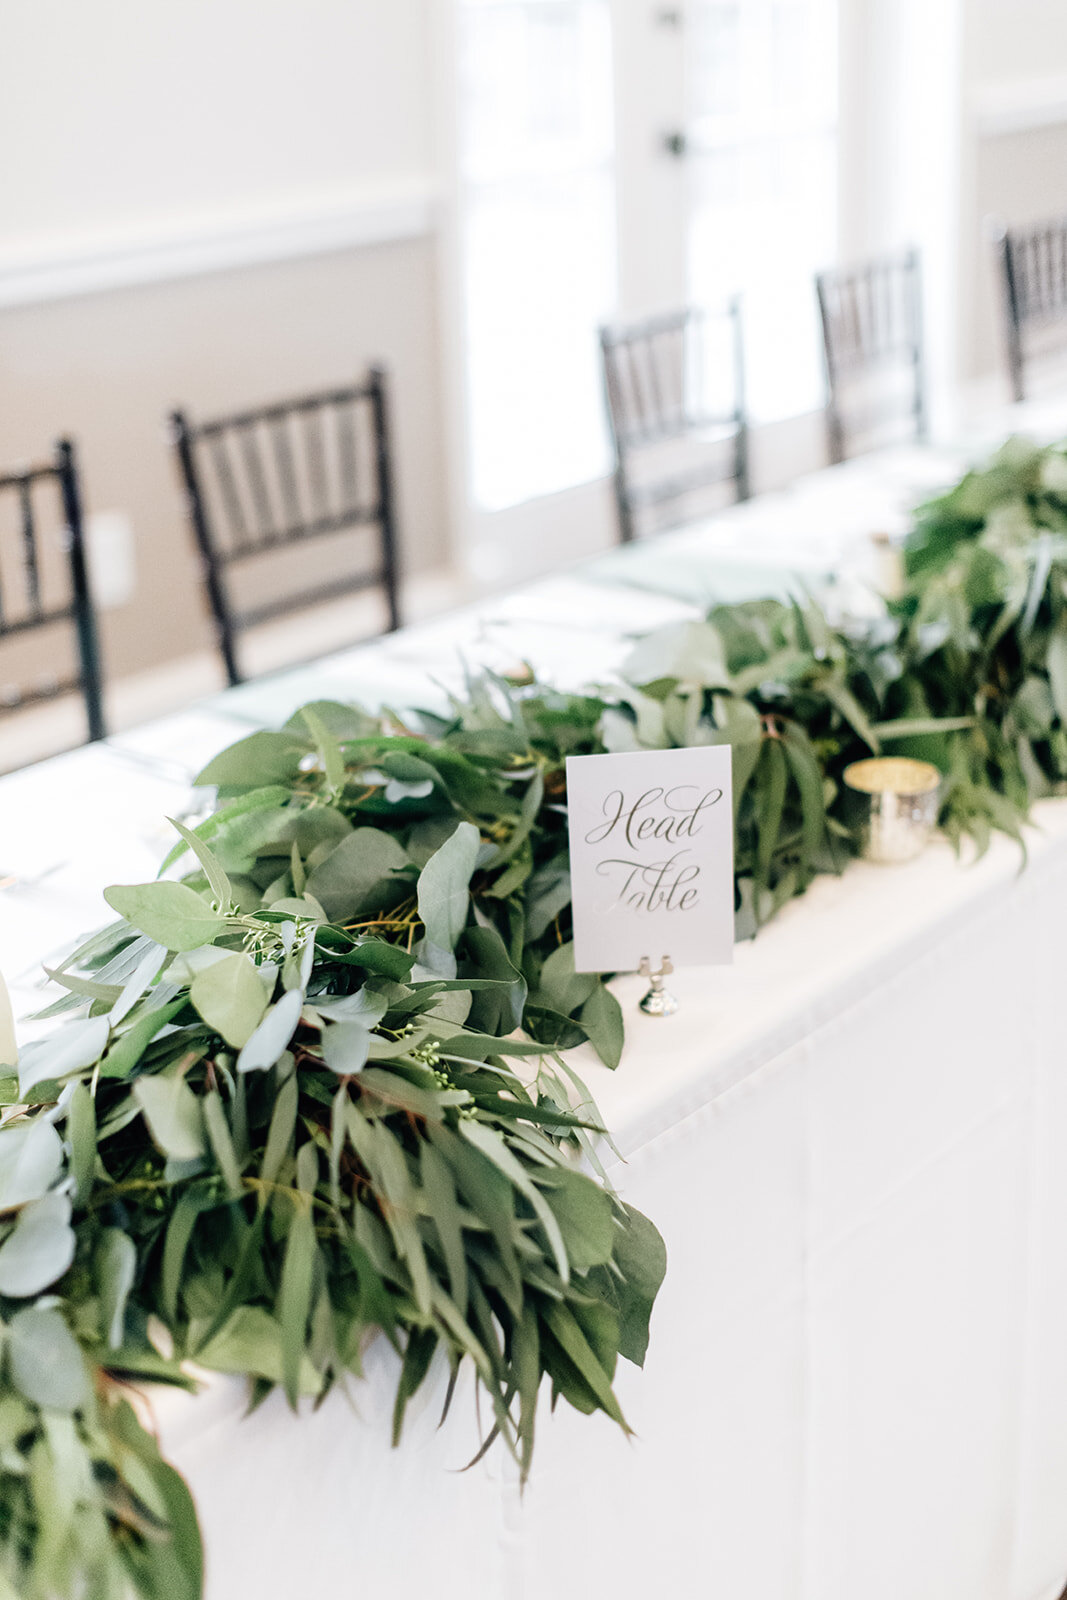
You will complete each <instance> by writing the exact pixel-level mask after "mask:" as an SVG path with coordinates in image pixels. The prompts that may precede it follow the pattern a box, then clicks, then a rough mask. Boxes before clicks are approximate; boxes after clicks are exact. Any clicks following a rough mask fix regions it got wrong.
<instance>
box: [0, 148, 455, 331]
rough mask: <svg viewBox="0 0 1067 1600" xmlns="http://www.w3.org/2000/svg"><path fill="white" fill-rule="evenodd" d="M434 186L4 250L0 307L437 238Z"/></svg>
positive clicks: (146, 224)
mask: <svg viewBox="0 0 1067 1600" xmlns="http://www.w3.org/2000/svg"><path fill="white" fill-rule="evenodd" d="M438 209H439V208H438V196H437V185H436V182H435V181H434V180H433V179H432V178H431V177H429V176H425V175H422V174H413V175H411V176H403V177H397V178H396V179H393V180H390V181H389V182H386V183H382V184H380V185H374V186H371V185H364V186H360V187H359V188H353V189H350V190H344V191H333V192H331V193H327V194H321V195H317V196H307V195H301V196H299V197H296V196H294V197H292V198H291V199H278V200H274V201H270V202H267V203H264V204H261V205H258V206H247V205H246V206H241V207H235V208H233V209H232V210H228V211H226V212H221V211H219V212H211V213H204V214H194V213H188V214H186V215H184V216H180V215H179V216H175V215H173V214H172V215H169V216H166V217H160V218H158V219H155V220H145V221H142V222H139V223H138V224H136V225H135V226H126V227H116V228H111V229H107V230H103V229H101V230H99V231H96V232H92V233H85V234H73V233H68V234H65V235H64V234H56V235H53V236H50V237H47V238H45V237H39V238H38V239H36V240H32V239H31V240H26V241H25V242H24V243H21V244H17V245H11V246H9V247H6V248H4V247H0V309H5V308H9V307H14V306H22V305H32V304H34V303H36V302H40V301H46V300H60V299H65V298H67V297H69V296H73V295H81V294H95V293H100V292H105V291H107V290H109V289H124V288H128V287H130V286H131V285H135V284H147V283H160V282H165V281H166V280H168V279H176V278H184V277H191V276H194V275H196V274H198V273H206V272H219V271H225V270H227V269H228V268H234V267H250V266H258V265H260V264H264V263H267V262H271V261H285V260H291V259H293V258H297V257H300V256H311V255H321V254H325V253H327V252H329V251H333V250H350V249H358V248H360V247H363V246H371V245H380V244H391V243H394V242H396V241H401V240H406V239H416V238H420V237H423V236H425V235H428V234H430V233H432V232H433V231H434V230H435V228H436V226H437V220H438Z"/></svg>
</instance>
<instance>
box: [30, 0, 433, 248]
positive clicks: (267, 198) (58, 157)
mask: <svg viewBox="0 0 1067 1600" xmlns="http://www.w3.org/2000/svg"><path fill="white" fill-rule="evenodd" d="M430 3H431V0H147V3H146V0H91V3H90V4H82V3H79V0H5V4H4V6H3V9H2V11H0V30H2V33H0V149H2V150H3V151H4V152H5V157H4V204H3V207H2V209H0V239H2V241H3V246H4V249H5V250H9V251H12V252H14V251H19V250H28V249H31V248H36V247H38V246H40V245H41V244H45V243H49V242H52V243H55V244H56V245H59V246H63V245H65V244H67V243H68V242H69V241H70V239H71V237H72V236H75V237H79V236H80V237H86V236H98V235H100V234H107V233H114V232H119V231H122V230H127V229H141V228H143V227H145V226H146V225H151V224H152V223H153V222H155V223H159V224H161V225H165V226H171V225H173V223H174V222H175V220H176V219H183V218H187V219H194V218H202V217H204V216H227V217H228V216H231V215H232V214H233V213H235V212H236V213H241V212H245V211H256V210H259V209H262V208H264V207H268V208H269V207H272V206H277V205H278V204H279V203H281V204H285V203H294V204H296V205H298V206H303V205H306V204H307V202H308V201H309V199H313V198H316V197H324V198H325V197H330V196H334V195H337V194H347V193H350V192H352V191H353V190H357V189H359V188H361V187H365V188H368V189H371V190H373V189H376V188H381V187H382V186H384V185H388V184H389V183H391V182H396V181H397V180H405V179H410V178H411V177H412V176H413V175H414V176H418V175H422V174H425V173H426V172H427V170H428V169H429V167H430V165H431V128H430V118H429V111H428V103H429V96H428V94H427V84H428V79H429V71H430V63H429V44H428V37H427V20H426V19H427V15H428V7H429V4H430ZM15 152H17V153H18V154H17V159H16V158H15Z"/></svg>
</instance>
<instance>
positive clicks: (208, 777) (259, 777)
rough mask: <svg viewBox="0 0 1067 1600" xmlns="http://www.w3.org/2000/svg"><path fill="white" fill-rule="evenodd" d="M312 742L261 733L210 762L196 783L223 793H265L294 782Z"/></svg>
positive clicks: (268, 731)
mask: <svg viewBox="0 0 1067 1600" xmlns="http://www.w3.org/2000/svg"><path fill="white" fill-rule="evenodd" d="M310 748H311V741H310V740H309V739H307V738H302V737H300V735H298V734H296V733H275V732H273V731H271V730H268V729H262V730H260V731H259V732H257V733H252V734H249V736H248V738H247V739H241V740H240V741H239V742H238V743H237V744H233V745H230V747H229V749H227V750H223V751H222V752H221V754H220V755H217V756H215V757H214V759H213V760H211V761H209V762H208V764H207V766H206V767H205V768H204V769H203V771H202V772H201V773H200V775H199V777H198V778H197V779H196V782H197V783H198V784H216V785H217V786H218V787H219V788H220V789H263V788H266V787H267V786H269V785H271V784H277V783H285V782H287V781H288V780H289V779H291V778H295V777H296V774H297V773H298V772H299V770H300V763H301V761H302V760H303V758H304V756H305V755H306V754H307V753H308V751H309V749H310Z"/></svg>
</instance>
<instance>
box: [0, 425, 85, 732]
mask: <svg viewBox="0 0 1067 1600" xmlns="http://www.w3.org/2000/svg"><path fill="white" fill-rule="evenodd" d="M50 492H51V495H52V496H53V497H54V501H55V509H54V512H53V513H52V514H51V515H49V516H46V515H45V513H44V502H45V498H46V497H47V496H48V495H49V493H50ZM0 502H2V503H4V504H5V506H6V510H5V513H4V515H3V518H2V521H0V528H2V529H3V530H4V543H5V544H6V545H8V548H7V551H6V559H4V558H3V557H4V552H3V551H0V646H2V645H3V644H4V641H12V644H13V648H14V649H18V648H19V646H18V645H17V644H16V643H15V641H18V640H25V639H26V638H27V636H28V635H30V634H33V633H35V632H36V631H37V630H39V629H46V628H52V627H55V626H56V625H57V624H63V623H68V624H70V626H71V628H72V629H73V634H74V643H75V668H74V670H73V671H72V672H70V673H52V672H49V673H48V674H47V675H46V676H45V677H43V678H42V677H41V676H40V675H39V674H32V676H33V677H34V680H35V681H32V682H31V683H29V684H25V685H23V684H19V683H17V682H14V683H7V682H4V681H3V670H2V669H0V713H3V712H10V711H17V710H21V709H22V708H23V707H25V706H29V705H33V704H35V703H37V702H39V701H42V700H51V699H53V698H54V697H56V696H57V695H62V694H71V693H77V692H80V693H81V695H82V697H83V699H84V700H85V713H86V721H87V724H88V733H89V738H90V739H102V738H103V737H104V733H105V729H104V712H103V699H102V695H101V682H100V653H99V648H98V644H97V633H96V618H95V614H94V611H93V604H92V597H91V595H90V592H89V579H88V573H87V571H86V561H85V534H84V528H83V522H82V498H81V490H80V487H79V483H78V468H77V461H76V458H75V452H74V446H73V445H72V444H71V442H70V440H69V439H60V440H59V442H58V443H57V445H56V447H55V451H54V454H53V458H52V460H51V461H49V462H45V463H43V464H41V465H38V466H28V467H18V468H13V469H11V470H10V471H7V472H4V473H2V474H0Z"/></svg>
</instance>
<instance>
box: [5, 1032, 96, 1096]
mask: <svg viewBox="0 0 1067 1600" xmlns="http://www.w3.org/2000/svg"><path fill="white" fill-rule="evenodd" d="M110 1032H111V1027H110V1024H109V1022H108V1019H107V1017H83V1018H81V1019H79V1020H78V1021H77V1022H68V1023H65V1024H64V1026H63V1027H62V1028H57V1029H56V1031H55V1033H53V1034H50V1035H49V1036H48V1037H47V1038H46V1039H35V1040H34V1041H33V1043H32V1044H28V1045H27V1046H26V1048H25V1049H24V1050H23V1051H22V1054H21V1056H20V1058H19V1086H20V1089H21V1091H22V1094H23V1096H24V1098H26V1099H27V1100H28V1099H29V1098H30V1091H31V1090H33V1089H35V1088H36V1087H37V1085H38V1084H40V1083H59V1082H61V1081H62V1080H63V1079H64V1078H66V1077H69V1076H70V1074H71V1073H72V1072H83V1071H84V1070H85V1068H86V1067H91V1066H92V1065H93V1063H94V1062H95V1061H97V1060H98V1059H99V1057H100V1056H101V1055H102V1054H103V1052H104V1050H105V1049H106V1048H107V1041H108V1035H109V1034H110Z"/></svg>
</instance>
